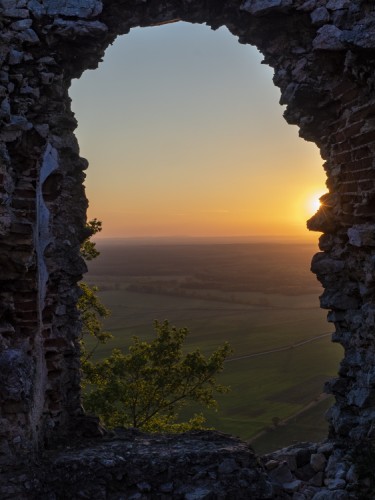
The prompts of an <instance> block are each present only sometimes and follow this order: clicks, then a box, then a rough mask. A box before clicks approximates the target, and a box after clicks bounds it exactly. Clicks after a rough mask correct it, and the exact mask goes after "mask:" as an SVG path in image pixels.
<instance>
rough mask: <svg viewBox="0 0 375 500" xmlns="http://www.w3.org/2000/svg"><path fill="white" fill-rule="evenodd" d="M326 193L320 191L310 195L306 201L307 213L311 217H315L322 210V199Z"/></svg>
mask: <svg viewBox="0 0 375 500" xmlns="http://www.w3.org/2000/svg"><path fill="white" fill-rule="evenodd" d="M324 193H325V191H318V192H316V193H314V194H312V195H310V196H309V197H308V199H307V201H306V211H307V212H308V213H309V214H310V215H314V214H315V213H316V212H317V211H318V210H319V208H320V205H321V203H320V199H319V198H320V197H321V196H322V195H323V194H324Z"/></svg>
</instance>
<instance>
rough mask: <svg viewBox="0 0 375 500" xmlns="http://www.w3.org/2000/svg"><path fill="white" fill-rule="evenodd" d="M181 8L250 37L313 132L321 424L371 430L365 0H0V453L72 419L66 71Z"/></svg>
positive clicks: (374, 399)
mask: <svg viewBox="0 0 375 500" xmlns="http://www.w3.org/2000/svg"><path fill="white" fill-rule="evenodd" d="M179 19H180V20H184V21H189V22H198V23H207V25H208V26H210V27H211V28H212V29H216V28H218V27H220V26H222V25H225V26H227V27H228V28H229V30H230V31H231V32H232V33H233V34H234V35H235V36H237V37H238V38H239V41H240V43H250V44H253V45H256V46H257V47H258V48H259V49H260V51H261V52H262V53H263V54H264V60H265V62H266V63H267V64H269V65H270V66H272V67H273V68H274V70H275V75H274V83H275V85H277V86H278V87H280V90H281V103H282V104H286V105H287V109H286V111H285V114H284V116H285V118H286V120H287V121H288V122H289V123H291V124H296V125H298V126H299V129H300V135H301V136H302V137H303V138H305V139H306V140H309V141H314V142H315V143H316V144H317V145H318V147H319V148H320V151H321V155H322V157H323V158H324V160H325V163H324V168H325V170H326V172H327V176H328V181H327V187H328V189H329V193H328V194H326V195H325V196H323V198H322V201H323V206H322V208H321V209H320V210H319V212H318V213H317V214H316V215H315V216H314V217H313V218H312V219H310V221H309V223H308V225H309V228H310V229H312V230H319V231H322V232H323V233H324V234H323V236H322V237H321V238H320V249H321V253H319V254H317V255H316V256H315V257H314V259H313V262H312V270H313V272H314V273H316V275H317V276H318V279H319V280H320V281H321V282H322V284H323V286H324V289H325V290H324V293H323V295H322V296H321V305H322V307H323V308H327V309H329V310H330V312H329V315H328V318H329V321H331V322H333V323H334V325H335V328H336V331H335V333H334V335H333V341H335V342H340V343H341V344H342V345H343V347H344V350H345V354H344V359H343V361H342V363H341V366H340V370H339V376H338V378H337V379H336V380H335V381H333V382H332V383H330V384H329V387H328V390H329V391H331V392H332V393H333V394H334V395H335V398H336V403H335V405H334V407H333V408H332V410H331V411H330V415H329V419H330V439H331V440H332V441H333V442H335V443H336V444H337V445H338V446H340V445H342V446H343V447H350V446H351V443H358V442H361V441H362V440H366V439H368V438H373V437H375V436H374V435H375V425H374V421H375V347H374V340H375V334H374V323H375V304H374V287H375V266H374V263H375V246H374V241H375V237H374V234H375V222H374V215H375V164H374V155H375V145H374V144H375V97H374V95H375V93H374V87H375V76H374V60H375V7H374V4H373V2H372V1H369V0H356V1H348V0H328V1H325V0H307V1H305V0H244V1H243V2H241V1H238V0H226V1H223V0H215V1H212V0H207V1H206V2H202V1H201V0H163V1H160V0H142V1H140V0H103V1H100V0H44V1H39V0H0V25H1V34H0V38H1V40H0V119H1V124H2V126H1V130H0V181H1V188H0V201H1V203H0V265H1V275H0V299H1V300H0V349H1V351H0V367H1V386H0V407H1V423H2V425H1V426H0V438H1V446H0V462H3V463H10V462H11V461H12V457H13V458H16V459H17V457H18V459H19V457H20V456H24V455H25V454H26V453H36V454H37V453H38V450H39V451H41V450H42V449H43V447H45V446H47V445H50V444H51V443H52V442H53V441H54V440H56V439H58V438H59V437H61V436H64V435H66V433H67V432H72V430H73V428H74V423H75V422H81V424H82V416H83V412H82V409H81V406H80V389H79V352H78V346H77V335H78V332H79V327H80V324H79V318H78V315H77V311H76V307H75V304H76V300H77V297H78V289H77V286H76V283H77V281H78V280H79V279H80V278H81V276H82V274H83V273H84V272H85V265H84V263H83V261H82V260H81V258H80V257H79V245H80V243H81V242H82V240H83V239H84V238H85V211H86V206H87V202H86V199H85V194H84V188H83V186H82V182H83V180H84V170H85V168H86V167H87V162H86V160H84V159H83V158H80V156H79V149H78V145H77V141H76V139H75V137H74V134H73V131H74V129H75V127H76V121H75V118H74V115H73V114H72V112H71V110H70V99H69V96H68V89H69V86H70V82H71V79H72V78H78V77H79V76H80V75H81V74H82V72H83V71H84V70H86V69H88V68H95V67H97V65H98V63H99V62H100V60H101V58H102V57H103V55H104V51H105V49H106V47H107V46H108V44H109V43H111V42H113V40H114V39H115V38H116V36H118V35H119V34H125V33H127V32H128V31H129V30H130V29H131V28H132V27H135V26H147V25H157V24H162V23H165V22H170V21H173V20H179ZM81 424H80V425H81ZM94 427H95V426H94ZM327 467H328V469H329V467H330V463H329V462H328V465H327ZM329 470H330V469H329ZM319 472H320V471H319ZM341 480H343V478H341V477H340V478H336V477H335V478H333V479H332V481H333V482H331V483H330V484H328V485H327V488H328V489H329V488H333V487H336V486H338V485H339V484H341V483H340V481H341ZM316 481H318V479H316ZM334 481H336V482H334ZM292 483H293V484H292V485H291V486H290V488H291V489H295V488H297V487H299V486H298V483H295V482H294V480H293V481H292ZM202 495H203V493H202ZM202 498H203V497H202ZM322 498H323V497H322ZM331 498H333V497H331Z"/></svg>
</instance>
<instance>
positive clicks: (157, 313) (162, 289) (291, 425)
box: [88, 248, 342, 452]
mask: <svg viewBox="0 0 375 500" xmlns="http://www.w3.org/2000/svg"><path fill="white" fill-rule="evenodd" d="M215 250H216V251H217V249H215ZM150 251H151V250H150ZM177 251H178V250H177ZM223 252H224V253H225V259H224V260H223V262H226V263H227V265H229V264H230V266H229V267H230V269H231V270H232V272H233V273H234V275H235V276H237V279H236V280H235V281H236V286H231V285H230V283H228V281H227V280H228V275H229V274H230V273H229V270H228V269H225V265H224V264H223V262H221V263H220V259H219V253H217V254H216V260H217V262H216V263H215V266H217V269H218V272H217V274H216V275H215V272H214V269H215V266H213V265H212V263H210V265H209V266H208V268H209V273H208V274H209V277H208V275H207V276H206V278H204V275H203V276H202V269H200V268H196V266H195V263H191V267H190V268H189V254H188V253H186V252H185V260H184V269H183V274H178V272H177V270H175V269H174V268H173V266H172V268H171V267H170V266H168V262H169V261H170V256H171V250H170V248H168V255H167V256H166V257H165V259H164V261H163V259H162V256H161V250H160V249H158V262H157V265H156V267H155V268H153V269H152V270H151V269H150V270H149V271H148V272H149V273H151V272H152V273H153V274H149V275H148V274H147V272H146V271H144V272H143V273H142V274H141V275H135V274H133V275H129V274H121V273H120V272H117V273H115V272H111V271H110V269H108V267H107V269H106V273H105V274H104V273H103V272H95V273H94V272H93V271H91V272H90V274H89V277H88V278H89V279H88V281H89V282H92V283H96V284H99V285H100V286H101V288H102V290H103V291H101V292H100V298H101V299H102V301H103V303H105V305H106V306H107V307H108V308H109V309H111V311H112V315H111V316H110V317H109V318H108V319H107V320H106V322H105V327H106V328H107V329H108V330H109V331H111V332H112V333H113V335H114V337H115V338H114V340H113V341H111V342H110V343H109V344H107V345H105V346H101V347H100V348H99V349H98V350H97V351H96V357H97V358H101V357H103V356H107V355H108V354H109V353H110V351H111V350H112V349H113V348H114V347H120V348H122V349H126V348H127V346H128V345H129V343H130V341H131V337H132V336H133V335H137V336H140V337H141V338H143V339H146V340H147V339H148V340H150V339H151V338H152V336H153V328H152V323H153V321H154V320H155V319H158V320H164V319H168V320H169V321H170V322H171V323H172V324H174V325H176V326H177V327H188V329H189V331H190V335H189V336H188V338H187V343H186V349H193V348H197V347H199V348H200V349H201V350H202V351H203V352H205V353H210V352H211V351H212V350H214V349H215V348H216V347H217V346H218V345H220V344H221V343H223V342H224V341H229V342H230V344H231V345H232V347H233V349H234V352H233V354H232V356H231V358H232V359H229V360H228V362H227V363H226V364H225V370H224V372H223V374H221V375H220V381H221V382H222V383H224V384H227V385H229V386H230V387H231V391H230V392H229V394H226V395H224V396H220V397H218V400H219V403H220V410H219V412H217V413H214V412H208V411H207V412H205V413H206V415H207V420H208V424H209V425H210V426H213V427H215V428H217V429H218V430H220V431H223V432H227V433H231V434H235V435H238V436H240V437H242V438H243V439H251V438H253V437H254V436H256V435H257V434H259V433H260V432H262V431H264V430H266V431H267V432H266V433H265V434H263V435H262V436H261V437H259V438H258V439H257V440H256V441H255V442H254V446H255V448H256V449H257V447H259V450H261V451H262V452H263V451H269V450H271V449H272V448H273V444H272V443H273V442H275V443H276V442H277V443H283V444H282V445H286V444H288V442H289V444H290V443H292V442H293V441H294V440H295V439H299V440H304V441H308V440H314V439H320V438H322V437H323V436H324V435H325V433H326V431H327V424H326V423H325V421H324V418H323V413H324V411H325V408H324V404H325V405H327V404H328V403H327V402H326V401H323V402H318V401H319V397H320V396H321V393H322V388H323V385H324V382H325V381H326V380H327V379H329V378H330V377H333V376H335V374H336V372H337V367H338V364H339V361H340V359H341V357H342V350H341V347H340V346H338V345H335V344H332V343H331V342H330V335H328V333H329V332H330V331H332V328H331V326H330V325H329V324H328V323H327V322H326V319H325V318H326V313H325V312H324V311H322V310H321V309H319V307H318V294H319V292H320V290H321V289H320V286H319V284H318V283H317V282H316V281H314V277H313V276H312V275H311V274H310V273H309V272H308V269H305V271H304V273H303V272H302V271H301V269H302V267H301V266H300V265H292V263H294V264H295V262H296V260H297V259H295V258H294V256H293V255H292V254H291V255H289V256H288V255H287V254H284V257H283V259H282V263H281V264H280V265H279V267H280V269H279V268H278V267H277V265H276V263H277V261H276V258H277V255H278V254H277V252H276V253H275V254H272V255H275V256H276V257H274V258H273V259H272V258H271V257H272V255H271V257H270V254H268V259H269V265H267V266H264V267H263V268H262V269H261V270H262V276H263V278H262V280H261V282H259V285H258V290H249V289H248V290H245V291H238V288H240V287H239V281H240V276H241V272H240V271H241V266H244V265H245V263H244V262H242V261H238V259H237V261H236V259H235V258H233V259H229V257H230V255H228V252H229V250H228V249H224V250H223ZM103 253H104V252H103ZM229 253H230V252H229ZM249 253H250V254H251V251H249ZM298 257H299V258H300V253H299V254H298ZM288 259H289V260H290V262H291V265H290V266H289V271H288V272H289V273H290V275H291V281H292V282H293V283H294V284H293V290H294V291H293V293H292V292H291V291H290V287H289V284H288V283H286V282H285V280H284V281H283V280H282V279H281V278H282V277H283V276H285V274H286V270H285V269H286V266H287V262H288ZM98 260H100V259H98ZM206 262H207V261H206ZM254 262H256V264H254V263H253V262H252V260H251V259H248V260H247V261H246V266H247V270H246V272H247V273H249V272H250V271H251V268H252V267H256V269H254V273H258V274H259V269H260V266H259V261H258V260H256V259H255V261H254ZM298 262H299V261H298ZM301 262H302V261H301ZM135 264H137V262H136V263H135ZM129 265H130V264H129ZM138 265H139V263H138ZM135 267H136V265H135ZM248 268H250V271H249V269H248ZM118 269H121V266H119V267H118V268H117V270H118ZM139 269H140V267H139V268H138V272H139ZM171 269H172V271H173V272H172V273H171ZM206 269H207V267H206ZM278 269H279V271H278ZM95 270H96V271H97V269H95ZM124 272H128V271H125V270H123V273H124ZM163 273H164V274H163ZM203 274H204V273H203ZM244 274H245V273H244ZM155 275H157V280H155ZM224 277H225V278H224ZM205 279H206V281H205ZM258 279H259V277H258ZM156 281H157V283H158V285H157V286H158V293H152V291H153V290H155V289H154V288H152V287H151V288H149V289H147V288H146V289H144V288H143V289H144V290H145V291H144V292H141V291H140V290H142V287H145V286H146V287H147V284H150V283H152V284H153V285H152V286H155V282H156ZM187 282H188V283H190V284H189V287H188V291H187V292H186V288H184V286H183V285H184V284H186V283H187ZM278 282H279V289H278V287H277V283H278ZM193 283H196V288H194V285H193ZM244 283H245V282H242V283H241V287H244ZM213 284H214V285H213ZM215 284H216V287H215ZM134 285H136V286H134ZM304 285H306V286H304ZM251 286H252V287H253V288H254V284H253V283H252V285H251ZM233 288H237V291H233V290H230V291H226V289H233ZM296 289H298V290H299V293H295V290H296ZM314 290H315V293H313V291H314ZM301 291H305V293H302V292H301ZM207 293H209V296H207ZM322 334H327V335H326V336H324V337H321V338H315V337H319V336H321V335H322ZM301 342H306V343H304V344H303V345H298V344H299V343H301ZM282 348H284V349H283V350H280V351H278V352H269V353H267V352H268V351H272V350H273V349H282ZM264 352H266V353H265V354H261V355H258V356H252V355H254V354H259V353H264ZM236 358H239V359H236ZM312 402H316V404H315V406H312V407H310V409H308V410H307V411H306V412H304V413H302V414H301V415H299V416H298V417H296V419H295V420H288V422H287V423H286V424H285V425H283V421H284V420H286V419H290V418H291V417H292V416H293V415H295V414H297V413H299V412H301V411H302V410H303V409H304V408H305V407H306V406H308V405H310V404H311V403H312ZM323 403H324V404H323ZM185 416H186V415H185ZM275 427H276V428H275ZM295 436H298V438H296V437H295ZM289 438H290V439H289ZM276 447H277V446H276Z"/></svg>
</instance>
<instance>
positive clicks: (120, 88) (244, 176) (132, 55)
mask: <svg viewBox="0 0 375 500" xmlns="http://www.w3.org/2000/svg"><path fill="white" fill-rule="evenodd" d="M261 59H262V57H261V55H260V54H259V52H257V50H256V49H255V48H254V47H250V46H243V45H240V44H239V43H238V42H237V39H236V38H235V37H234V36H233V35H231V34H230V33H229V32H228V31H227V30H226V29H224V28H221V29H219V30H218V31H216V32H213V31H212V30H210V29H209V28H207V27H206V26H203V25H191V24H186V23H176V24H172V25H166V26H161V27H153V28H136V29H133V30H132V31H131V32H130V34H129V35H126V36H123V37H119V38H118V39H117V40H116V42H115V44H114V45H113V46H112V47H109V49H108V50H107V52H106V55H105V58H104V62H103V63H102V64H101V65H100V66H99V68H98V69H97V70H95V71H87V72H86V73H85V74H84V75H83V76H82V77H81V78H80V80H76V81H74V83H73V86H72V88H71V92H70V95H71V97H72V100H73V104H72V106H73V110H74V112H75V113H76V117H77V119H78V123H79V127H78V129H77V131H76V133H77V136H78V140H79V143H80V147H81V155H82V156H84V157H86V158H87V159H88V160H89V162H90V166H89V169H88V171H87V175H88V177H87V181H86V187H87V196H88V198H89V201H90V208H89V217H90V218H92V217H97V218H99V219H101V220H102V221H103V225H104V229H103V232H102V233H101V236H102V237H107V238H109V237H135V236H136V237H140V236H256V237H259V238H260V239H262V238H264V237H265V236H279V235H283V236H287V237H294V238H301V239H304V240H309V241H311V240H317V239H318V236H319V235H318V234H317V233H315V234H311V233H310V234H309V233H308V231H307V230H306V229H305V221H306V219H307V218H308V217H309V216H311V215H312V213H314V209H313V208H312V207H311V204H312V202H313V201H314V200H316V199H317V198H318V196H320V195H321V194H323V193H324V192H325V191H326V189H325V184H324V183H325V174H324V171H323V168H322V166H321V165H322V160H321V158H320V155H319V152H318V149H317V148H316V146H315V145H314V144H311V143H307V142H305V141H304V140H302V139H300V138H299V137H298V129H297V127H295V126H290V125H288V124H287V123H286V122H285V120H284V119H283V117H282V113H283V107H281V106H280V105H279V104H278V101H279V97H280V91H279V89H277V88H276V87H275V86H274V85H273V83H272V74H273V70H272V69H271V68H269V67H268V66H265V65H261V64H260V61H261ZM315 210H316V206H315Z"/></svg>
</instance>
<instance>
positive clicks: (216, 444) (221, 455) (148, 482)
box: [0, 429, 371, 500]
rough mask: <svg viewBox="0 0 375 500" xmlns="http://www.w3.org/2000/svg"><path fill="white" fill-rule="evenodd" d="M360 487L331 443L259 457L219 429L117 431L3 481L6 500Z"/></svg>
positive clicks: (200, 497)
mask: <svg viewBox="0 0 375 500" xmlns="http://www.w3.org/2000/svg"><path fill="white" fill-rule="evenodd" d="M358 488H359V484H358V477H357V475H356V472H355V469H354V466H353V465H351V464H350V463H349V462H348V461H345V459H344V458H343V453H342V452H340V450H338V449H334V447H333V445H332V444H330V443H325V444H312V443H301V444H299V445H295V446H292V447H289V448H285V449H283V450H280V451H278V452H275V453H272V454H269V455H267V456H264V457H260V458H259V457H257V456H256V455H255V454H254V452H253V450H252V448H251V447H250V446H249V445H248V444H246V443H244V442H242V441H240V440H239V439H236V438H234V437H232V436H228V435H225V434H221V433H218V432H215V431H197V432H190V433H185V434H180V435H148V434H143V433H140V432H138V431H134V430H125V429H116V431H115V432H114V433H112V434H110V435H105V436H104V437H101V438H96V439H78V440H75V441H71V444H70V446H64V447H61V448H59V449H55V450H49V451H46V452H45V453H44V454H43V456H42V457H39V459H38V460H36V461H34V462H32V463H31V462H30V463H28V464H18V465H17V466H13V467H11V468H9V467H8V468H6V469H3V470H2V471H1V475H0V498H1V499H2V500H8V499H17V500H23V499H25V500H26V499H27V500H37V499H38V500H39V499H41V498H43V500H59V499H61V500H62V499H64V500H65V499H66V498H69V499H70V500H74V499H90V500H91V499H98V500H101V499H103V500H104V499H106V500H125V499H126V500H146V499H184V500H204V499H205V500H209V499H211V500H212V499H228V500H229V499H230V500H233V499H236V500H241V499H259V500H261V499H293V500H304V499H306V500H307V499H313V500H325V499H326V500H332V499H335V500H346V499H351V498H353V499H354V498H360V497H359V495H358V491H359V489H358ZM362 488H363V485H362ZM363 498H371V496H367V497H366V496H363Z"/></svg>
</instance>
